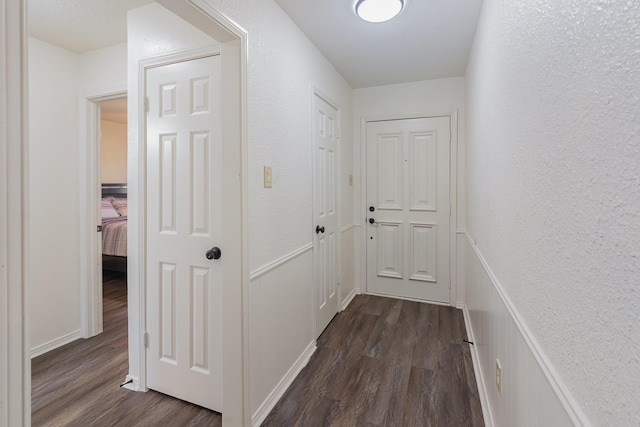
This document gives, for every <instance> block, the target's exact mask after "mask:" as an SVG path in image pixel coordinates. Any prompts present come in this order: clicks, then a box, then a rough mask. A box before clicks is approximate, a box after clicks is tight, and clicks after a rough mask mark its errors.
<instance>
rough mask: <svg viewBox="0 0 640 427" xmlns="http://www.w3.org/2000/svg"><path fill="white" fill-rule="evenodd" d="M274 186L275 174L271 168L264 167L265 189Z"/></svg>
mask: <svg viewBox="0 0 640 427" xmlns="http://www.w3.org/2000/svg"><path fill="white" fill-rule="evenodd" d="M272 186H273V173H272V172H271V166H265V167H264V188H271V187H272Z"/></svg>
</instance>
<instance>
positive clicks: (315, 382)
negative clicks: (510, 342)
mask: <svg viewBox="0 0 640 427" xmlns="http://www.w3.org/2000/svg"><path fill="white" fill-rule="evenodd" d="M463 339H467V336H466V330H465V327H464V320H463V316H462V312H461V311H460V310H456V309H454V308H452V307H443V306H436V305H429V304H422V303H418V302H412V301H403V300H397V299H392V298H383V297H377V296H372V295H359V296H356V297H355V299H354V300H353V302H352V303H351V305H350V306H349V307H348V308H347V309H346V310H345V311H344V312H341V313H338V315H337V316H336V317H335V318H334V319H333V321H332V322H331V323H330V324H329V326H328V327H327V329H326V330H325V331H324V333H323V334H322V335H321V336H320V338H319V339H318V349H317V350H316V353H315V354H314V355H313V356H312V358H311V360H310V362H309V364H308V365H307V366H306V367H305V368H304V369H303V370H302V372H301V373H300V374H299V375H298V377H297V378H296V379H295V380H294V382H293V384H292V385H291V387H290V388H289V389H288V390H287V392H286V393H285V395H284V396H283V397H282V399H280V401H279V402H278V403H277V404H276V406H275V408H274V409H273V410H272V411H271V413H270V414H269V415H268V417H267V419H266V420H265V421H264V423H263V424H262V425H263V426H277V427H280V426H367V427H374V426H483V425H484V422H483V417H482V409H481V407H480V400H479V397H478V389H477V386H476V381H475V376H474V372H473V364H472V361H471V353H470V350H469V344H466V343H463V341H462V340H463Z"/></svg>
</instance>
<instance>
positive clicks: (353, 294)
mask: <svg viewBox="0 0 640 427" xmlns="http://www.w3.org/2000/svg"><path fill="white" fill-rule="evenodd" d="M358 293H359V292H357V289H355V288H354V289H352V290H351V292H349V295H347V297H346V298H345V299H344V301H342V304H341V305H340V311H344V310H346V308H347V307H348V306H349V304H351V301H353V299H354V298H355V297H356V295H358Z"/></svg>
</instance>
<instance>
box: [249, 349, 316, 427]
mask: <svg viewBox="0 0 640 427" xmlns="http://www.w3.org/2000/svg"><path fill="white" fill-rule="evenodd" d="M316 348H317V347H316V342H315V340H314V341H312V342H311V343H309V345H308V346H307V348H306V349H305V350H304V351H303V352H302V354H301V355H300V357H299V358H298V360H296V362H295V363H294V364H293V366H291V368H290V369H289V371H288V372H287V373H286V374H285V375H284V377H282V379H281V380H280V382H279V383H278V385H276V386H275V388H274V389H273V390H272V391H271V393H269V396H267V398H266V399H265V401H264V402H262V404H261V405H260V407H259V408H258V409H257V410H256V412H255V413H254V414H253V415H252V416H251V425H252V426H254V427H258V426H260V424H262V422H263V421H264V420H265V418H267V415H269V412H271V410H272V409H273V407H274V406H276V403H278V400H280V398H281V397H282V396H283V395H284V393H285V392H286V391H287V389H288V388H289V386H290V385H291V383H293V380H295V379H296V377H297V376H298V374H299V373H300V371H302V369H303V368H304V367H305V366H307V363H309V359H311V356H312V355H313V353H315V351H316Z"/></svg>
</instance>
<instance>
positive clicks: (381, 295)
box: [367, 292, 451, 307]
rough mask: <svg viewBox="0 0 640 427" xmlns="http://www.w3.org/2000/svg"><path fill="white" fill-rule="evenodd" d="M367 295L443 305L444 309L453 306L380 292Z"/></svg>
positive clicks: (446, 303)
mask: <svg viewBox="0 0 640 427" xmlns="http://www.w3.org/2000/svg"><path fill="white" fill-rule="evenodd" d="M367 295H375V296H377V297H384V298H393V299H401V300H404V301H413V302H423V303H425V304H432V305H442V306H444V307H450V306H451V304H449V303H448V302H442V301H431V300H428V299H419V298H410V297H405V296H401V295H387V294H383V293H380V292H367Z"/></svg>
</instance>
